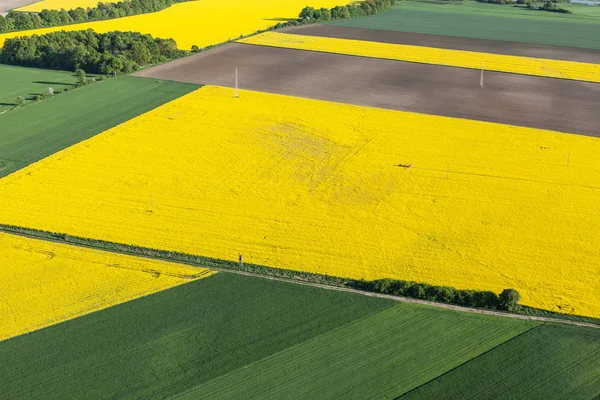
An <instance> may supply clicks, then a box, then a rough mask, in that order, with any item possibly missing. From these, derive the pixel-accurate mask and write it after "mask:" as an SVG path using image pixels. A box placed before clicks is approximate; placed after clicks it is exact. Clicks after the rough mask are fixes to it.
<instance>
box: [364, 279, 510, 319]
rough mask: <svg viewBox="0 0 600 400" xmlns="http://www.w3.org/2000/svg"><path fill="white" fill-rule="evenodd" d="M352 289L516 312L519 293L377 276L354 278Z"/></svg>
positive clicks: (507, 290) (508, 290)
mask: <svg viewBox="0 0 600 400" xmlns="http://www.w3.org/2000/svg"><path fill="white" fill-rule="evenodd" d="M353 286H354V287H355V288H356V289H360V290H367V291H371V292H377V293H384V294H392V295H396V296H405V297H412V298H415V299H420V300H428V301H437V302H441V303H447V304H455V305H459V306H463V307H477V308H487V309H491V310H504V311H510V312H512V311H516V309H517V307H518V303H519V299H520V295H519V292H517V291H516V290H514V289H505V290H504V291H503V292H502V293H501V294H500V295H499V296H498V295H497V294H496V293H494V292H490V291H481V290H461V289H455V288H453V287H450V286H434V285H429V284H427V283H418V282H412V281H402V280H396V279H378V280H375V281H357V282H355V284H354V285H353Z"/></svg>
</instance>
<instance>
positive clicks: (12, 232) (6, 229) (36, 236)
mask: <svg viewBox="0 0 600 400" xmlns="http://www.w3.org/2000/svg"><path fill="white" fill-rule="evenodd" d="M12 228H13V229H10V228H9V226H3V225H1V224H0V232H2V233H5V234H10V235H17V236H22V237H27V238H31V239H37V240H45V241H47V242H53V243H61V244H64V245H69V246H75V247H84V248H89V249H94V250H99V251H106V252H110V253H117V254H125V255H130V256H135V257H140V258H146V259H152V260H160V261H168V262H172V263H175V264H182V265H189V266H193V267H200V268H205V269H209V270H212V271H218V272H226V273H232V274H238V275H245V276H252V277H256V278H262V279H270V280H274V281H279V282H288V283H295V284H298V285H304V286H312V287H316V288H321V289H327V290H337V291H339V292H347V293H355V294H360V295H363V296H370V297H378V298H381V299H388V300H394V301H398V302H404V303H412V304H421V305H425V306H431V307H437V308H445V309H448V310H455V311H462V312H468V313H472V314H484V315H494V316H498V317H505V318H515V319H521V320H527V321H539V322H548V323H558V324H565V325H573V326H579V327H585V328H595V329H600V324H594V323H590V322H579V321H572V320H567V319H561V318H551V317H539V316H533V315H523V314H513V313H508V312H502V311H495V310H487V309H481V308H470V307H464V306H458V305H454V304H445V303H438V302H434V301H428V300H420V299H414V298H410V297H403V296H396V295H391V294H383V293H376V292H368V291H365V290H359V289H353V288H348V287H341V286H334V285H328V284H324V283H316V282H310V281H306V280H302V279H300V278H297V277H296V278H288V277H281V276H274V275H267V274H261V273H258V272H250V271H242V270H237V269H234V268H224V267H217V266H208V265H206V264H208V263H206V264H204V263H202V262H196V261H192V260H181V259H176V258H171V257H166V256H161V255H159V254H144V253H141V252H136V251H132V250H127V249H122V248H121V249H116V248H107V247H103V246H100V245H95V244H93V243H90V242H88V243H81V242H72V241H68V240H67V239H66V238H64V239H58V238H55V237H48V236H43V235H42V234H43V233H45V234H46V235H47V234H50V232H45V231H39V233H38V234H35V233H31V232H24V231H15V230H14V229H27V228H22V227H16V226H15V227H12ZM32 231H34V230H32ZM62 235H64V234H62ZM72 238H73V239H78V240H89V239H86V238H79V237H76V236H72ZM104 243H106V244H112V245H120V244H119V243H113V242H104ZM135 247H136V248H139V249H140V250H146V251H151V250H154V249H148V248H144V247H139V246H135ZM181 254H182V255H188V256H193V257H201V256H195V255H191V254H185V253H181ZM212 260H215V261H217V260H218V259H212ZM219 261H225V260H219ZM231 263H233V264H235V262H231ZM257 266H259V265H257ZM260 267H263V268H272V269H274V270H275V269H277V268H274V267H265V266H260ZM290 272H294V271H293V270H290ZM296 272H299V271H296Z"/></svg>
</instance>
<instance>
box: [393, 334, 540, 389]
mask: <svg viewBox="0 0 600 400" xmlns="http://www.w3.org/2000/svg"><path fill="white" fill-rule="evenodd" d="M542 325H544V323H540V324H537V325H535V326H532V327H531V328H529V329H526V330H524V331H523V332H521V333H519V334H518V335H515V336H513V337H511V338H510V339H508V340H505V341H504V342H502V343H500V344H498V345H496V346H494V347H492V348H490V349H487V350H486V351H484V352H483V353H481V354H478V355H476V356H475V357H473V358H471V359H469V360H467V361H464V362H462V363H460V364H459V365H457V366H456V367H452V368H450V369H449V370H448V371H446V372H444V373H443V374H440V375H438V376H436V377H435V378H432V379H430V380H428V381H427V382H425V383H422V384H420V385H419V386H417V387H414V388H412V389H410V390H409V391H407V392H404V393H402V394H401V395H399V396H396V397H394V399H393V400H400V399H402V398H403V397H404V396H406V395H407V394H409V393H411V392H414V391H415V390H418V389H420V388H422V387H424V386H427V385H428V384H430V383H431V382H433V381H435V380H437V379H439V378H441V377H442V376H444V375H447V374H449V373H451V372H452V371H454V370H457V369H459V368H461V367H463V366H465V365H467V364H469V363H470V362H471V361H475V360H477V359H478V358H481V357H483V356H485V355H486V354H488V353H491V352H492V351H494V350H496V349H497V348H498V347H501V346H504V345H505V344H507V343H509V342H511V341H513V340H514V339H517V338H519V337H521V336H523V335H526V334H528V333H529V332H531V331H533V330H535V329H537V328H539V327H540V326H542Z"/></svg>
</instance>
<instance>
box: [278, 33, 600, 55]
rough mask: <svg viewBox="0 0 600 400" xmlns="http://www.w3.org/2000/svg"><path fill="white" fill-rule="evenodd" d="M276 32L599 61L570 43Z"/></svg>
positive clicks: (404, 34)
mask: <svg viewBox="0 0 600 400" xmlns="http://www.w3.org/2000/svg"><path fill="white" fill-rule="evenodd" d="M280 32H286V33H294V34H297V35H308V36H324V37H332V38H338V39H352V40H366V41H370V42H382V43H393V44H408V45H414V46H426V47H437V48H442V49H452V50H466V51H478V52H482V53H492V54H506V55H513V56H524V57H536V58H548V59H552V60H567V61H579V62H587V63H592V64H600V50H590V49H579V48H574V47H558V46H546V45H539V44H527V43H517V42H503V41H494V40H483V39H470V38H463V37H453V36H441V35H429V34H425V33H408V32H397V31H386V30H378V29H365V28H349V27H343V26H332V25H304V26H299V27H292V28H287V29H283V30H281V31H280Z"/></svg>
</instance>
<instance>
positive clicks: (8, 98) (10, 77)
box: [0, 64, 77, 112]
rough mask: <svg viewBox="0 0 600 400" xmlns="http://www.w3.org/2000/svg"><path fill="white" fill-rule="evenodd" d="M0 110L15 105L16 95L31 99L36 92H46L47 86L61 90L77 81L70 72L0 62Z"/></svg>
mask: <svg viewBox="0 0 600 400" xmlns="http://www.w3.org/2000/svg"><path fill="white" fill-rule="evenodd" d="M0 82H2V85H0V112H2V111H3V110H6V109H9V108H11V107H13V106H15V105H16V102H17V96H23V98H24V99H26V100H33V98H34V97H35V95H37V94H46V93H47V92H48V88H49V87H52V88H53V89H54V90H61V89H64V88H66V87H69V86H72V85H74V84H75V83H77V78H76V77H75V75H74V74H73V73H72V72H66V71H49V70H44V69H35V68H22V67H11V66H8V65H1V64H0Z"/></svg>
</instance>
